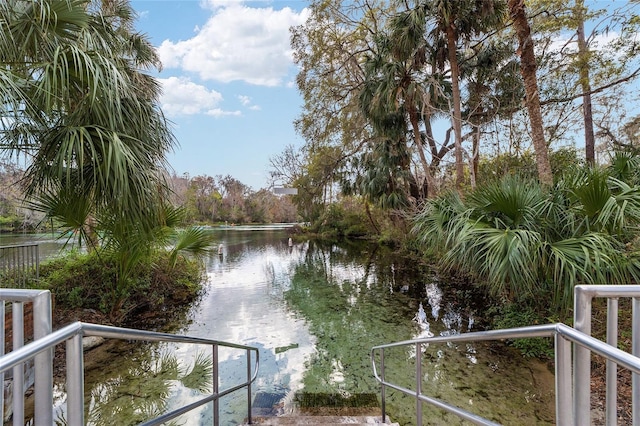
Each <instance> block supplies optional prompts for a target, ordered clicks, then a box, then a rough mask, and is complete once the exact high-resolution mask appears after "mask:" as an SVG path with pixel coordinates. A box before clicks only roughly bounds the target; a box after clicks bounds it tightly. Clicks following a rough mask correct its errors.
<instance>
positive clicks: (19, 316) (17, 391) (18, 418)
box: [11, 302, 25, 426]
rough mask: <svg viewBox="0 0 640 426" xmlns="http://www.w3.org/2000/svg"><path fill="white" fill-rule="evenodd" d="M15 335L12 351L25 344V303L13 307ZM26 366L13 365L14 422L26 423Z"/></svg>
mask: <svg viewBox="0 0 640 426" xmlns="http://www.w3.org/2000/svg"><path fill="white" fill-rule="evenodd" d="M11 315H12V327H11V333H12V335H13V347H12V348H11V350H12V351H15V350H16V349H18V348H21V347H22V346H24V304H23V303H22V302H13V304H12V307H11ZM24 367H25V363H22V364H18V365H16V366H15V367H13V392H12V393H13V402H12V404H11V405H12V406H13V424H14V425H16V426H22V425H24Z"/></svg>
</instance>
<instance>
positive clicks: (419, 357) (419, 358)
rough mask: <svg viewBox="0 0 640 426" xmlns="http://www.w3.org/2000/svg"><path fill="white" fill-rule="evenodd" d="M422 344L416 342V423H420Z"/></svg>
mask: <svg viewBox="0 0 640 426" xmlns="http://www.w3.org/2000/svg"><path fill="white" fill-rule="evenodd" d="M420 395H422V346H421V345H420V342H417V343H416V418H417V419H416V423H417V424H419V425H421V424H422V402H421V401H420Z"/></svg>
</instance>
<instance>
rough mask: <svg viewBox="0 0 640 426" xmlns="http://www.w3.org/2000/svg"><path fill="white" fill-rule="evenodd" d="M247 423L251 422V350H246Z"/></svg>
mask: <svg viewBox="0 0 640 426" xmlns="http://www.w3.org/2000/svg"><path fill="white" fill-rule="evenodd" d="M247 383H248V385H247V422H248V423H249V424H251V423H253V422H252V421H251V349H247Z"/></svg>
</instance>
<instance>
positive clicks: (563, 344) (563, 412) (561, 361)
mask: <svg viewBox="0 0 640 426" xmlns="http://www.w3.org/2000/svg"><path fill="white" fill-rule="evenodd" d="M553 338H554V341H555V348H556V353H555V358H556V359H555V363H556V371H555V373H556V374H555V375H556V423H557V424H558V425H559V426H572V425H573V417H574V413H573V407H572V405H571V404H572V401H573V395H572V394H573V392H572V389H571V342H570V341H568V340H567V339H565V338H564V337H562V336H561V335H560V334H559V333H556V334H555V335H554V337H553ZM567 408H568V409H567Z"/></svg>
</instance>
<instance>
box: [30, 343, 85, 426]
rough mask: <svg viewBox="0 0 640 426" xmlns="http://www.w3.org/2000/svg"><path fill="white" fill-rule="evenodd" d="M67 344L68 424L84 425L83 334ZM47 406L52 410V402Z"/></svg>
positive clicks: (70, 425)
mask: <svg viewBox="0 0 640 426" xmlns="http://www.w3.org/2000/svg"><path fill="white" fill-rule="evenodd" d="M66 345H67V422H68V423H67V424H68V425H69V426H84V354H83V352H82V334H81V333H79V334H76V335H75V336H73V337H72V338H71V339H69V340H67V343H66ZM46 408H48V411H49V412H51V403H49V406H48V407H46ZM36 409H37V406H36ZM36 424H43V425H44V424H45V423H40V422H39V421H37V422H36ZM47 424H49V423H47Z"/></svg>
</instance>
